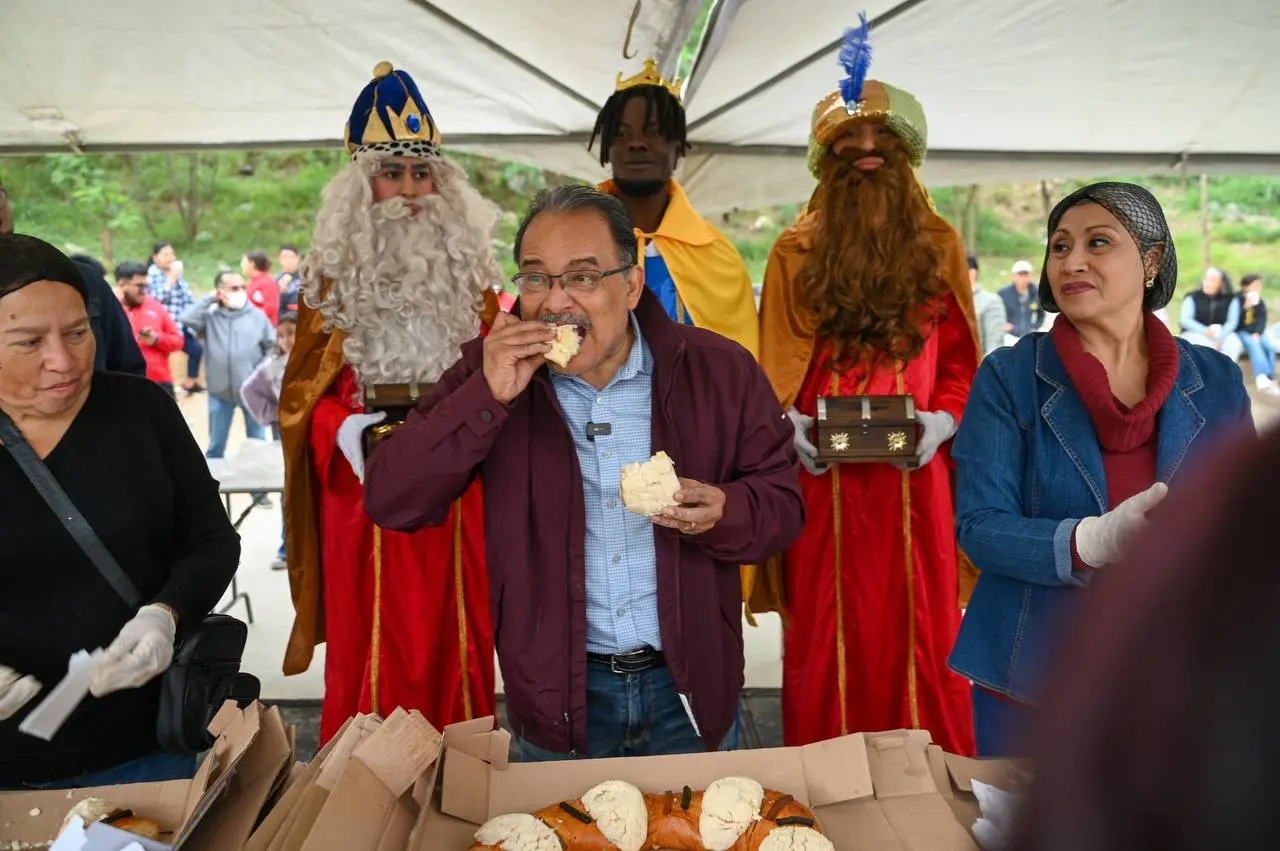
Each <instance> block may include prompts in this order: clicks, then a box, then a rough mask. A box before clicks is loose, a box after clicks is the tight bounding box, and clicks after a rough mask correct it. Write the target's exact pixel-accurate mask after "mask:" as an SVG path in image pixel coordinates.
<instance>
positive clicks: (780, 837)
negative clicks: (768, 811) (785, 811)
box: [759, 826, 836, 851]
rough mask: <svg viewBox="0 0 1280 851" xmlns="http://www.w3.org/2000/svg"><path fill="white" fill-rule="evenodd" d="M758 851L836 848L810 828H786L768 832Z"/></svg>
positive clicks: (829, 849)
mask: <svg viewBox="0 0 1280 851" xmlns="http://www.w3.org/2000/svg"><path fill="white" fill-rule="evenodd" d="M759 851H836V846H835V844H834V843H832V841H831V840H830V839H827V837H825V836H823V835H822V834H821V833H819V832H818V831H816V830H814V829H813V828H811V827H796V826H787V827H778V828H774V829H773V830H772V831H770V833H769V835H768V836H766V837H765V838H764V842H761V843H760V849H759Z"/></svg>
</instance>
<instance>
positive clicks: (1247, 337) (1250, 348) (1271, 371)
mask: <svg viewBox="0 0 1280 851" xmlns="http://www.w3.org/2000/svg"><path fill="white" fill-rule="evenodd" d="M1238 336H1239V337H1240V343H1241V345H1243V346H1244V350H1245V351H1246V352H1248V353H1249V366H1251V367H1253V377H1254V378H1255V379H1256V378H1257V377H1258V376H1259V375H1265V376H1266V377H1267V378H1275V377H1276V347H1275V346H1273V345H1272V344H1271V340H1269V339H1268V338H1267V335H1266V334H1262V335H1260V336H1259V337H1258V339H1256V340H1255V339H1253V335H1252V334H1246V333H1244V332H1240V333H1239V335H1238Z"/></svg>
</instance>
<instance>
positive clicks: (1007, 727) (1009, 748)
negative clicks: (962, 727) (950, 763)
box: [973, 686, 1036, 759]
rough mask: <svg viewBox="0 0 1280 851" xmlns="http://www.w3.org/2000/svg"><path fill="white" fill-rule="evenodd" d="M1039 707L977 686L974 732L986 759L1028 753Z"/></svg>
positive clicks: (974, 693) (974, 703)
mask: <svg viewBox="0 0 1280 851" xmlns="http://www.w3.org/2000/svg"><path fill="white" fill-rule="evenodd" d="M1035 713H1036V710H1035V707H1033V706H1029V705H1027V704H1025V703H1015V702H1013V701H1012V700H1011V699H1006V698H1003V697H997V696H996V695H995V694H994V693H992V692H989V691H987V690H986V689H984V688H979V687H978V686H974V687H973V732H974V736H975V737H976V739H977V744H978V756H979V757H980V758H982V759H993V758H997V757H1018V756H1025V755H1026V753H1027V747H1026V741H1025V738H1026V735H1027V733H1028V732H1029V730H1030V728H1031V725H1032V723H1033V722H1034V721H1035Z"/></svg>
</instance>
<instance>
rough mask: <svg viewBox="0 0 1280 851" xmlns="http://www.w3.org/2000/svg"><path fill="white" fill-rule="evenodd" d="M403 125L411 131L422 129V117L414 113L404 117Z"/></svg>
mask: <svg viewBox="0 0 1280 851" xmlns="http://www.w3.org/2000/svg"><path fill="white" fill-rule="evenodd" d="M404 123H405V126H406V127H408V128H409V131H410V132H411V133H417V132H419V131H420V130H422V119H421V118H419V117H418V116H416V115H410V116H409V117H408V118H407V119H405V122H404Z"/></svg>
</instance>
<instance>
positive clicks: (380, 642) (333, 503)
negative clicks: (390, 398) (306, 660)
mask: <svg viewBox="0 0 1280 851" xmlns="http://www.w3.org/2000/svg"><path fill="white" fill-rule="evenodd" d="M358 398H359V393H358V388H357V384H356V381H355V377H354V374H353V372H352V370H351V368H350V367H349V366H344V367H343V368H342V371H341V372H340V373H339V375H338V378H337V380H336V381H335V382H334V383H333V385H332V386H330V388H329V389H328V391H326V392H325V394H324V395H323V396H321V397H320V399H319V400H317V402H316V405H315V409H314V411H313V413H312V416H311V425H310V433H309V441H310V448H311V458H312V463H313V465H314V467H315V474H316V477H317V484H318V489H317V493H318V503H319V504H318V521H319V531H320V549H321V563H322V565H323V605H324V615H325V641H326V655H325V672H324V683H325V695H324V704H323V707H322V710H321V719H320V737H321V741H322V742H324V741H328V740H329V738H330V737H332V736H333V735H334V734H335V733H337V732H338V729H339V728H340V727H341V726H342V724H343V723H344V722H345V721H346V720H347V719H348V718H350V717H351V716H353V715H355V714H356V713H359V712H364V713H367V712H377V713H380V714H383V715H386V714H389V713H390V712H391V711H392V710H393V709H394V708H395V707H397V706H401V707H404V708H405V709H417V710H419V711H421V712H422V714H423V715H424V716H426V718H427V720H428V721H430V722H431V723H432V724H433V725H434V726H435V727H436V728H437V729H443V728H444V727H445V726H446V725H448V724H452V723H454V722H457V721H463V720H467V719H471V718H480V717H484V716H486V715H492V714H493V713H494V673H493V658H494V654H493V624H492V618H491V616H490V613H489V582H488V576H487V575H486V573H485V566H484V512H483V501H482V500H483V497H482V495H481V490H480V484H479V482H477V483H476V484H474V485H473V486H472V487H471V488H470V489H468V491H467V492H466V494H464V495H463V497H462V499H460V500H459V501H458V503H456V504H455V506H454V510H453V511H452V512H450V515H449V520H448V522H446V523H445V524H444V525H443V526H437V527H428V528H426V529H422V530H420V531H418V532H413V533H401V532H391V531H385V530H375V528H374V524H373V522H372V521H371V520H370V519H369V518H368V516H367V515H366V514H365V513H364V488H363V487H362V486H361V484H360V482H359V480H357V479H356V476H355V473H354V472H353V471H352V469H351V465H350V463H349V462H348V461H347V459H346V457H345V456H343V454H342V452H341V451H340V450H339V449H338V448H337V435H338V427H339V426H340V425H341V424H342V421H343V420H344V419H345V418H346V417H347V416H349V415H350V414H354V413H361V412H363V408H362V407H360V406H359V405H357V404H355V400H357V399H358ZM459 507H460V509H461V510H459ZM379 539H380V540H379ZM375 544H376V545H379V546H380V560H379V557H378V556H379V554H378V553H377V552H375ZM379 563H380V565H381V571H380V574H381V575H380V582H379V581H378V580H379V570H378V566H379ZM459 612H461V613H463V616H462V618H459ZM375 645H376V646H377V652H376V653H375V652H374V650H375Z"/></svg>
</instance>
